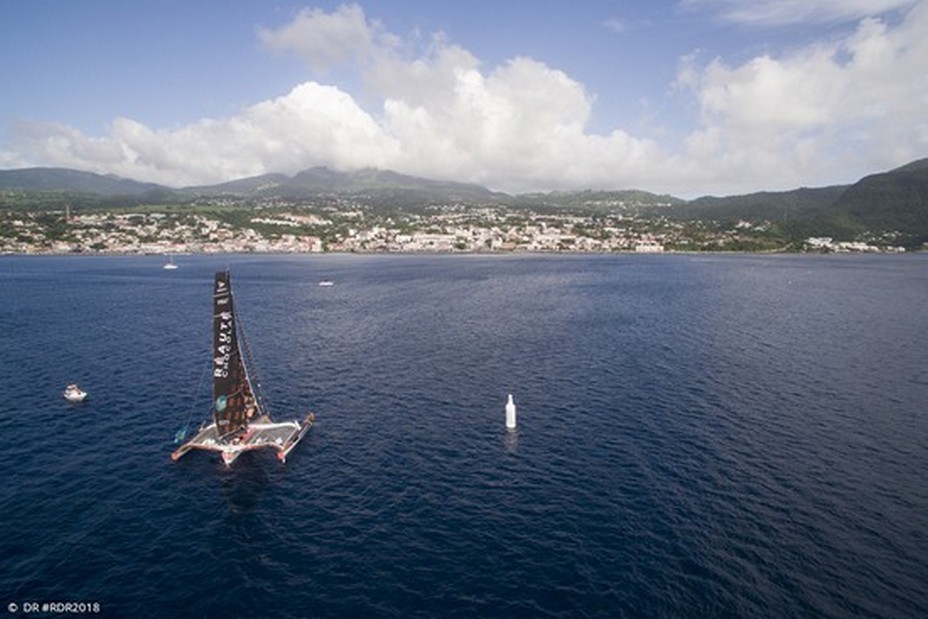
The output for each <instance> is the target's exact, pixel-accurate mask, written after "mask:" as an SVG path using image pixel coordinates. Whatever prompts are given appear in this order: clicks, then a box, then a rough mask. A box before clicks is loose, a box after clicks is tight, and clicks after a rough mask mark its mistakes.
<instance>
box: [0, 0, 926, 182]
mask: <svg viewBox="0 0 928 619" xmlns="http://www.w3.org/2000/svg"><path fill="white" fill-rule="evenodd" d="M886 1H887V2H888V1H889V0H886ZM731 4H734V3H731ZM821 4H825V3H821ZM924 32H928V2H926V1H924V0H923V1H922V2H919V3H917V4H915V5H914V6H913V7H912V8H910V9H909V10H908V11H907V12H906V13H905V14H904V15H903V18H902V19H901V21H897V22H894V23H891V22H888V21H884V20H883V19H881V18H878V17H867V18H864V19H862V20H859V21H857V22H855V23H854V24H853V27H851V28H849V29H848V31H847V33H846V35H845V36H844V37H843V38H833V39H830V40H829V41H825V42H821V43H819V44H816V45H812V46H808V47H804V48H801V49H793V50H790V51H788V52H786V53H781V54H777V55H774V54H768V55H763V56H758V57H756V58H752V59H749V60H747V61H745V62H742V63H738V64H732V63H730V62H727V61H726V60H725V59H723V58H716V59H709V60H708V61H702V62H701V61H700V60H699V56H698V54H694V55H692V56H690V57H688V58H686V59H684V60H683V62H682V63H681V68H680V72H679V75H678V81H677V86H678V87H682V88H681V89H679V90H678V93H683V94H684V95H685V96H687V97H690V100H691V101H692V102H693V103H694V104H695V106H696V107H697V109H698V110H699V120H698V124H697V125H696V126H694V127H693V128H692V130H691V131H690V133H689V135H688V136H686V138H685V140H684V141H683V142H682V143H680V144H664V143H658V142H656V141H654V140H651V139H646V138H643V137H639V136H635V135H633V134H632V133H631V132H629V131H627V130H625V129H623V128H622V127H615V128H614V129H613V130H612V131H610V132H608V133H606V134H593V133H591V132H590V131H589V129H588V121H589V119H590V116H591V112H592V109H593V106H594V105H595V103H596V102H595V97H593V96H592V95H591V94H590V93H589V92H588V91H587V90H586V88H585V86H584V85H583V84H581V83H580V82H578V81H576V80H574V79H573V78H571V77H570V76H569V75H567V74H566V73H564V72H563V71H560V70H558V69H556V68H553V67H550V66H548V65H547V64H545V63H543V62H540V61H538V60H536V59H532V58H529V57H515V58H512V59H510V60H508V61H506V62H504V63H502V64H500V65H498V66H494V67H484V66H483V65H482V63H481V62H480V59H479V58H478V57H477V56H475V55H474V54H473V53H471V52H470V51H468V50H466V49H464V48H463V47H461V46H459V45H455V44H453V43H451V42H449V41H448V40H447V39H446V38H445V37H444V36H443V35H441V34H440V33H438V34H436V35H434V36H433V37H431V38H430V39H429V40H428V41H427V44H426V45H425V46H424V49H420V50H418V51H416V52H411V51H410V50H411V49H413V47H414V45H413V44H414V43H419V41H405V42H404V41H400V40H399V39H398V38H397V37H395V36H393V35H391V34H389V33H388V32H386V31H385V30H384V28H383V27H382V26H381V25H380V24H379V23H377V22H373V21H370V20H368V18H367V17H366V16H365V15H364V12H363V10H361V9H360V7H358V6H356V5H348V6H343V7H340V8H338V9H336V10H335V11H333V12H331V13H325V12H322V11H319V10H309V11H303V12H301V13H299V14H298V15H297V16H296V17H295V18H294V19H293V21H292V22H291V23H289V24H287V25H285V26H283V27H281V28H279V29H277V30H267V29H264V30H261V31H259V34H258V36H259V38H261V40H262V41H263V43H264V44H265V45H266V46H268V47H270V48H273V49H275V50H278V51H281V52H287V53H296V54H299V55H300V56H301V57H303V58H304V59H305V61H306V62H307V63H308V64H309V65H310V66H311V67H314V68H316V69H317V70H319V71H323V70H327V69H331V68H333V67H335V66H336V65H341V68H345V67H349V68H352V69H353V70H355V71H356V72H357V74H358V75H359V76H361V77H362V78H363V81H364V84H365V99H364V100H365V101H366V102H367V103H366V105H363V106H362V104H360V103H359V100H358V99H356V98H355V96H353V95H352V94H351V93H349V92H347V91H345V90H343V89H341V88H339V87H338V86H335V85H328V84H324V83H321V82H318V81H307V82H304V83H302V84H299V85H297V86H296V87H294V88H293V89H292V90H291V91H290V92H289V93H287V94H285V95H283V96H280V97H278V98H275V99H270V100H266V101H262V102H259V103H256V104H254V105H252V106H250V107H247V108H245V109H243V110H242V111H241V112H240V113H237V114H235V115H232V116H230V117H227V118H220V119H203V120H200V121H198V122H195V123H192V124H189V125H186V126H183V127H180V128H175V129H169V130H165V129H155V128H150V127H147V126H145V125H143V124H141V123H138V122H136V121H133V120H130V119H126V118H118V119H116V120H114V121H113V122H112V124H111V126H110V127H109V129H108V131H107V132H106V135H104V136H102V137H91V136H87V135H84V134H83V133H81V132H79V131H77V130H76V129H73V128H71V127H68V126H64V125H56V124H44V123H36V122H28V123H20V124H19V125H17V127H16V129H15V135H14V140H13V146H14V150H15V153H16V154H15V155H14V154H12V153H13V150H8V151H7V152H6V153H3V154H2V158H3V160H5V161H31V162H33V163H34V164H39V165H61V166H68V167H74V168H79V169H85V170H92V171H98V172H113V173H116V174H120V175H122V176H126V177H130V178H136V179H140V180H149V181H155V182H160V183H164V184H168V185H174V186H180V185H191V184H201V183H212V182H219V181H223V180H229V179H232V178H237V177H243V176H250V175H257V174H262V173H267V172H284V173H295V172H297V171H300V170H302V169H306V168H309V167H312V166H316V165H325V166H329V167H332V168H336V169H343V170H344V169H357V168H362V167H378V168H385V169H394V170H397V171H400V172H405V173H409V174H416V175H421V176H427V177H433V178H446V179H455V180H461V181H469V182H479V183H483V184H485V185H487V186H489V187H491V188H493V189H499V190H504V191H526V190H545V189H559V188H560V189H568V188H587V187H589V188H632V187H634V188H642V189H649V190H652V191H660V192H670V193H676V194H678V195H682V196H686V197H689V196H695V195H698V194H699V193H705V192H712V193H731V192H736V191H749V190H757V189H785V188H791V187H795V186H798V185H808V184H823V183H824V182H849V181H852V180H855V178H856V176H855V175H858V174H863V173H867V172H871V171H874V170H879V169H885V168H887V167H891V166H893V165H898V164H901V163H905V162H907V161H909V160H911V159H914V158H917V157H921V156H924V155H925V153H926V152H928V120H926V119H928V113H926V111H928V77H926V76H928V38H926V37H924ZM371 101H373V103H371Z"/></svg>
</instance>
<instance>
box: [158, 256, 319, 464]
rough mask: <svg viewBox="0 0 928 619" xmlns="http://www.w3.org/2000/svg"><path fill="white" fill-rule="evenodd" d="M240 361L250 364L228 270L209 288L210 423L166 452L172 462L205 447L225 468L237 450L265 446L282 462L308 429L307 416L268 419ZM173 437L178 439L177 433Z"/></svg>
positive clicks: (312, 418)
mask: <svg viewBox="0 0 928 619" xmlns="http://www.w3.org/2000/svg"><path fill="white" fill-rule="evenodd" d="M240 340H241V341H242V343H243V344H244V352H245V355H244V356H243V354H242V353H243V349H242V348H240V347H239V341H240ZM246 357H248V360H249V362H250V356H249V355H248V345H247V342H245V341H244V339H243V338H242V335H241V332H240V329H239V325H238V321H237V319H236V315H235V310H234V308H233V304H232V283H231V281H230V278H229V272H228V271H219V272H218V273H216V279H215V284H214V287H213V352H212V358H213V360H212V366H213V371H212V374H213V406H212V413H213V417H212V422H211V423H209V424H208V425H207V424H204V425H203V426H202V427H201V428H200V431H199V432H197V434H196V436H194V437H193V438H192V439H190V440H189V441H187V442H186V443H184V444H183V445H181V446H180V447H178V448H177V449H176V450H175V451H174V452H173V453H172V454H171V459H172V460H175V461H176V460H178V459H179V458H180V457H181V456H183V455H184V454H186V453H187V452H188V451H190V450H191V449H205V450H208V451H218V452H219V455H220V456H221V457H222V461H223V462H225V464H226V466H230V465H231V464H232V463H233V462H234V461H235V459H236V458H238V457H239V456H240V455H241V454H242V453H243V452H246V451H251V450H253V449H262V448H270V449H275V450H276V451H277V458H278V459H279V460H280V461H281V462H285V461H286V459H287V454H289V453H290V451H291V450H292V449H293V448H294V447H295V446H296V444H297V443H299V442H300V439H302V438H303V436H304V435H305V434H306V432H307V430H309V428H310V427H311V426H312V425H313V421H314V416H313V414H312V413H309V414H308V415H307V416H306V417H305V418H304V419H303V420H301V421H297V420H294V421H284V422H274V421H272V420H271V415H270V412H269V410H267V406H266V405H265V404H264V403H263V400H262V398H261V394H260V392H259V391H256V389H255V387H256V386H257V385H256V383H253V382H252V379H251V376H250V374H249V372H248V368H247V367H246V365H245V360H246ZM252 365H253V364H252ZM185 435H186V433H184V435H183V436H185ZM175 438H176V439H178V438H179V440H183V438H182V435H181V434H180V433H178V434H177V435H176V436H175Z"/></svg>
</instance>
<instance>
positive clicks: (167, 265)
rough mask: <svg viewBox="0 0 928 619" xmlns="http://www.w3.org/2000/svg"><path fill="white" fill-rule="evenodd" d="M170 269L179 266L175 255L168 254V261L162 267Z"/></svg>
mask: <svg viewBox="0 0 928 619" xmlns="http://www.w3.org/2000/svg"><path fill="white" fill-rule="evenodd" d="M162 268H164V269H166V270H168V271H173V270H174V269H176V268H177V263H176V262H174V256H168V261H167V262H166V263H165V264H164V266H163V267H162Z"/></svg>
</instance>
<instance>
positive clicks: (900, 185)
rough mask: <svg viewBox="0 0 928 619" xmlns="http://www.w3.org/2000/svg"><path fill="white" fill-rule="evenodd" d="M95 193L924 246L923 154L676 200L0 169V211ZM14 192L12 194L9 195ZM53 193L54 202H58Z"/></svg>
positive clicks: (323, 171) (344, 178)
mask: <svg viewBox="0 0 928 619" xmlns="http://www.w3.org/2000/svg"><path fill="white" fill-rule="evenodd" d="M60 193H65V194H69V199H71V198H74V197H79V198H82V201H83V203H87V201H88V200H89V201H90V202H93V199H94V198H97V199H98V202H99V203H100V204H101V205H103V206H106V205H109V206H112V205H115V204H118V203H120V202H122V203H125V204H130V205H131V204H138V203H142V202H145V203H159V202H174V203H176V202H185V201H190V200H192V199H195V198H198V197H214V198H215V197H229V198H235V199H243V200H249V199H255V200H258V199H273V198H280V199H290V200H300V199H312V198H318V197H320V196H329V197H331V196H347V197H351V198H353V199H354V200H356V201H360V202H362V203H365V204H369V205H372V206H378V205H388V206H394V207H395V206H404V205H405V206H417V205H425V204H436V203H438V204H441V203H457V204H462V203H463V204H499V205H503V206H511V207H513V208H536V209H546V208H548V209H559V210H578V211H584V212H590V211H593V212H596V211H606V210H612V211H614V210H615V209H616V208H626V209H632V210H633V211H634V212H636V213H638V214H643V215H655V214H661V215H664V216H670V217H675V218H681V219H702V220H714V221H733V220H735V221H736V220H746V221H755V222H756V221H777V222H780V223H781V224H782V225H784V226H787V227H789V228H791V230H792V232H793V234H795V235H801V234H809V235H830V236H835V237H836V238H842V237H843V238H852V237H854V236H855V235H859V234H861V233H864V232H869V233H871V234H881V233H894V234H896V235H897V236H899V237H901V238H902V240H903V241H904V242H905V244H906V245H909V246H913V245H921V244H922V243H925V242H928V158H926V159H920V160H918V161H914V162H912V163H910V164H908V165H905V166H902V167H900V168H896V169H894V170H890V171H888V172H882V173H878V174H873V175H870V176H866V177H864V178H862V179H860V180H859V181H857V182H856V183H854V184H851V185H838V186H831V187H820V188H800V189H795V190H792V191H782V192H758V193H752V194H746V195H737V196H726V197H709V196H706V197H701V198H697V199H695V200H682V199H679V198H675V197H673V196H659V195H656V194H653V193H648V192H644V191H635V190H626V191H566V192H565V191H560V192H551V193H541V194H520V195H516V196H512V195H509V194H505V193H499V192H494V191H491V190H489V189H487V188H485V187H482V186H480V185H475V184H469V183H458V182H452V181H439V180H431V179H425V178H419V177H415V176H408V175H405V174H399V173H397V172H391V171H388V170H377V169H364V170H358V171H354V172H338V171H335V170H331V169H329V168H324V167H315V168H311V169H308V170H305V171H303V172H300V173H298V174H295V175H293V176H287V175H285V174H265V175H261V176H255V177H249V178H242V179H238V180H233V181H229V182H225V183H220V184H216V185H203V186H192V187H183V188H180V189H175V188H170V187H166V186H163V185H158V184H155V183H143V182H138V181H134V180H130V179H126V178H121V177H118V176H114V175H100V174H94V173H91V172H82V171H78V170H72V169H65V168H24V169H16V170H0V208H4V207H9V206H11V204H13V203H14V202H15V205H16V206H17V207H18V208H25V207H27V206H28V204H29V202H30V197H33V198H34V201H35V202H37V203H42V202H43V200H42V199H41V197H42V196H44V202H45V203H48V201H49V194H60ZM14 195H15V200H14V198H13V196H14ZM59 198H60V196H57V197H56V199H59Z"/></svg>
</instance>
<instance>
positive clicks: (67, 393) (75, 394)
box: [61, 383, 87, 402]
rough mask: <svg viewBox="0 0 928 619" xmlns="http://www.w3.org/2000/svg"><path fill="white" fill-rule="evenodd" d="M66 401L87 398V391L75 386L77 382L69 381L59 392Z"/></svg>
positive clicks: (81, 400) (78, 400) (79, 400)
mask: <svg viewBox="0 0 928 619" xmlns="http://www.w3.org/2000/svg"><path fill="white" fill-rule="evenodd" d="M61 395H63V396H64V399H65V400H67V401H68V402H83V401H84V400H86V399H87V392H86V391H83V390H82V389H81V388H80V387H78V386H77V383H71V384H70V385H68V386H67V387H65V388H64V391H63V392H62V393H61Z"/></svg>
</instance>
